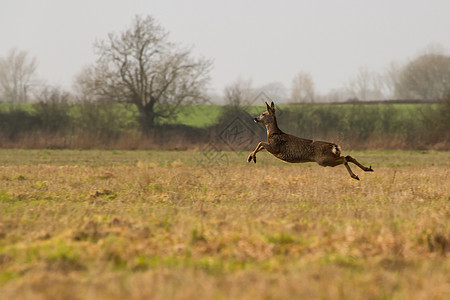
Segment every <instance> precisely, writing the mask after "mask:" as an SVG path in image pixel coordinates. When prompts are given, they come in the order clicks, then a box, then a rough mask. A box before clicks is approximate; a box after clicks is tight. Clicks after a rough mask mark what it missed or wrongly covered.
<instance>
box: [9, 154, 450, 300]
mask: <svg viewBox="0 0 450 300" xmlns="http://www.w3.org/2000/svg"><path fill="white" fill-rule="evenodd" d="M349 154H351V155H352V156H354V157H356V158H357V159H358V160H359V161H360V162H362V163H363V164H367V165H372V167H373V168H374V170H375V172H373V173H364V172H362V171H361V170H360V169H358V168H357V167H356V166H353V165H352V169H353V171H354V172H355V173H356V174H357V175H358V176H359V177H360V178H361V181H359V182H358V181H356V180H353V179H351V178H350V177H349V176H348V173H347V171H346V170H345V168H344V167H343V166H339V167H335V168H323V167H320V166H318V165H317V164H301V165H299V164H296V165H291V164H285V163H283V162H280V161H278V160H276V159H274V158H273V157H271V156H269V155H268V154H267V153H259V154H258V163H257V164H256V165H255V164H247V163H246V157H247V155H248V153H247V152H242V153H235V152H202V151H185V152H181V151H179V152H175V151H174V152H164V151H159V152H158V151H97V150H89V151H82V150H80V151H77V150H17V149H15V150H1V149H0V295H1V296H0V298H2V299H130V298H133V299H315V298H322V299H449V296H450V260H449V252H450V222H449V219H450V205H449V204H450V176H449V175H450V152H386V151H385V152H352V153H349Z"/></svg>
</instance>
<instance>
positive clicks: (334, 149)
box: [331, 146, 341, 154]
mask: <svg viewBox="0 0 450 300" xmlns="http://www.w3.org/2000/svg"><path fill="white" fill-rule="evenodd" d="M340 148H341V147H339V146H333V149H331V152H333V153H334V154H338V153H339V152H341V149H340Z"/></svg>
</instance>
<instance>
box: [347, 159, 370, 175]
mask: <svg viewBox="0 0 450 300" xmlns="http://www.w3.org/2000/svg"><path fill="white" fill-rule="evenodd" d="M345 160H346V161H348V162H351V163H354V164H355V165H357V166H358V167H360V168H361V169H362V170H364V171H366V172H373V169H372V166H369V167H364V166H363V165H362V164H360V163H359V162H358V161H357V160H356V159H354V158H353V157H351V156H350V155H347V156H346V157H345Z"/></svg>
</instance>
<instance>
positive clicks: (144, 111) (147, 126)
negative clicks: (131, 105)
mask: <svg viewBox="0 0 450 300" xmlns="http://www.w3.org/2000/svg"><path fill="white" fill-rule="evenodd" d="M153 106H154V104H153V103H150V102H149V103H147V104H146V105H145V106H138V109H139V123H140V124H141V128H142V132H144V133H145V134H147V135H148V134H150V133H151V131H152V129H153V128H154V127H155V111H154V110H153Z"/></svg>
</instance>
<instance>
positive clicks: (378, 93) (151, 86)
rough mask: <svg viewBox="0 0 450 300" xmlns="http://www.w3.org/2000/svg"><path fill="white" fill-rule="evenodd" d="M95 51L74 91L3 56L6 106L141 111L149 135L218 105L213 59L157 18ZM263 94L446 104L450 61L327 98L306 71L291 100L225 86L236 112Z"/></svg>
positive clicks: (435, 53)
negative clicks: (186, 112) (183, 115)
mask: <svg viewBox="0 0 450 300" xmlns="http://www.w3.org/2000/svg"><path fill="white" fill-rule="evenodd" d="M94 49H95V54H96V55H97V60H96V62H95V63H93V64H91V65H90V66H88V67H86V68H85V69H83V70H82V71H81V72H80V74H79V75H78V76H77V78H76V79H75V82H74V90H73V92H71V93H69V92H67V91H62V90H61V89H60V88H57V87H49V86H45V84H42V83H40V82H39V81H38V80H37V79H36V78H35V71H36V68H37V63H36V59H35V58H31V57H30V56H29V55H28V53H27V52H25V51H20V50H18V49H12V50H11V51H10V53H9V54H8V55H7V56H5V57H1V58H0V102H6V103H27V102H30V101H31V100H33V101H34V102H39V103H43V104H48V105H54V104H56V103H59V104H64V103H69V102H77V103H88V104H97V105H99V104H111V103H120V104H126V105H131V106H133V107H134V108H135V109H136V110H137V112H138V114H137V115H136V116H133V118H135V120H133V121H136V122H137V123H138V124H139V126H140V128H141V131H142V132H144V133H150V132H151V131H152V130H153V129H154V128H156V127H158V126H159V125H160V124H162V123H164V122H166V121H167V120H170V119H173V118H175V117H176V115H177V112H178V111H179V110H180V107H181V106H182V105H187V104H199V103H208V102H210V98H211V97H210V96H211V95H209V94H208V92H207V85H208V82H209V79H210V70H211V68H212V60H210V59H207V58H203V57H194V55H193V54H192V51H191V49H189V48H185V47H182V46H180V45H178V44H177V43H174V42H172V41H170V40H169V36H168V32H167V31H166V30H165V29H164V28H163V27H162V26H161V25H160V24H159V23H158V21H157V20H156V19H154V18H153V17H152V16H146V17H142V16H135V17H134V19H133V20H132V22H131V24H130V26H129V27H128V28H125V29H124V30H123V31H121V32H111V33H110V34H108V36H107V37H106V38H104V39H102V40H99V41H97V42H96V43H95V44H94ZM261 91H264V92H265V93H266V94H268V95H269V96H270V97H271V98H272V99H279V98H282V97H284V98H286V100H287V101H288V102H289V103H315V102H323V101H326V102H335V101H344V100H367V99H377V100H379V99H430V100H436V99H444V98H446V97H447V96H448V94H450V56H448V55H446V53H445V51H444V50H442V49H437V48H434V49H429V50H428V51H426V52H424V53H423V54H422V55H419V56H418V57H416V58H415V59H413V60H411V61H409V62H407V63H405V64H403V65H400V64H392V65H391V66H390V67H389V68H388V69H387V71H386V72H385V73H383V74H377V73H375V72H371V71H370V70H369V69H368V68H361V69H360V70H359V71H358V74H357V75H356V76H355V77H354V78H351V79H350V80H349V82H348V84H347V86H346V87H345V88H343V89H341V90H337V91H333V92H331V93H329V94H327V95H320V94H319V93H318V92H317V91H316V90H315V88H314V81H313V78H312V76H311V75H310V74H308V73H305V72H300V73H299V74H298V75H297V76H296V77H295V78H294V79H293V82H292V88H291V95H289V96H288V95H286V90H285V88H284V87H283V86H282V85H281V84H278V83H271V84H268V85H266V86H264V87H260V88H258V89H255V88H253V87H252V85H251V81H246V80H243V79H241V78H238V79H237V80H236V81H235V82H233V83H231V84H229V85H228V86H226V87H225V89H224V92H223V102H224V103H225V104H227V105H231V106H234V107H238V106H242V105H250V104H254V102H255V99H256V96H257V94H258V93H260V92H261Z"/></svg>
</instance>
